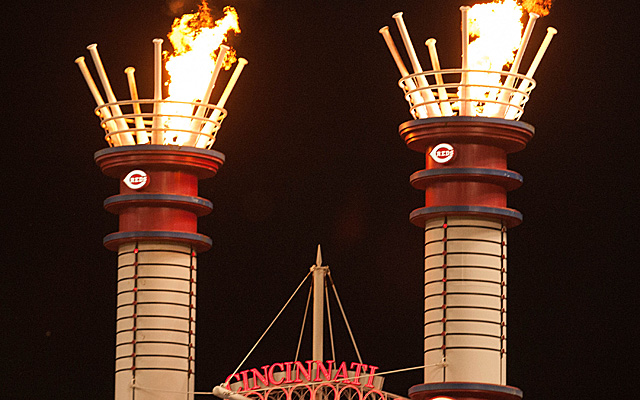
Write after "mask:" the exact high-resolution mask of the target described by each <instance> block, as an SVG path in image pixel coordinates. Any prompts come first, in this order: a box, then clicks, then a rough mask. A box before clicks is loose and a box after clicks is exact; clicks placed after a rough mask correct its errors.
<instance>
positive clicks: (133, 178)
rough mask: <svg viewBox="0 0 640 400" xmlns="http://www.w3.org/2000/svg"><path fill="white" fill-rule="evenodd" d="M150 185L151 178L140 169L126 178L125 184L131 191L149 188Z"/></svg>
mask: <svg viewBox="0 0 640 400" xmlns="http://www.w3.org/2000/svg"><path fill="white" fill-rule="evenodd" d="M148 183H149V176H148V175H147V173H146V172H144V171H142V170H139V169H134V170H133V171H131V172H129V173H128V174H127V176H125V177H124V184H125V185H127V187H128V188H129V189H133V190H138V189H141V188H143V187H145V186H147V184H148Z"/></svg>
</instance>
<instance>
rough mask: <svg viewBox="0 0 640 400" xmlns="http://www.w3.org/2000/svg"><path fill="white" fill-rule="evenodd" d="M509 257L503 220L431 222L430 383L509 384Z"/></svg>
mask: <svg viewBox="0 0 640 400" xmlns="http://www.w3.org/2000/svg"><path fill="white" fill-rule="evenodd" d="M506 257H507V233H506V229H505V227H504V226H503V224H502V223H501V222H499V221H492V220H485V219H477V218H471V217H444V218H436V219H432V220H429V221H427V222H426V224H425V263H424V265H425V291H424V293H425V300H424V307H425V312H424V323H425V325H424V351H425V353H424V362H425V366H426V367H425V383H439V382H477V383H488V384H497V385H505V384H506V323H507V321H506V307H507V306H506V303H507V297H506V296H507V287H506V280H507V279H506V275H507V269H506V268H507V258H506ZM443 360H444V364H443V363H442V361H443ZM434 364H438V365H434Z"/></svg>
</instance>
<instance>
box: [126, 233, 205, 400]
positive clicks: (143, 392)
mask: <svg viewBox="0 0 640 400" xmlns="http://www.w3.org/2000/svg"><path fill="white" fill-rule="evenodd" d="M195 299H196V253H195V251H194V250H193V249H192V246H190V245H187V244H177V243H168V242H140V243H137V242H133V243H127V244H123V245H121V246H120V247H119V251H118V295H117V322H116V366H115V369H116V377H115V379H116V390H115V399H116V400H152V399H154V400H155V399H166V400H185V399H193V395H188V394H187V393H188V392H193V391H194V381H195V379H194V368H195V316H196V310H195Z"/></svg>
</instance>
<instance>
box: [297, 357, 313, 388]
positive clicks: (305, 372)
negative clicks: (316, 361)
mask: <svg viewBox="0 0 640 400" xmlns="http://www.w3.org/2000/svg"><path fill="white" fill-rule="evenodd" d="M312 364H313V361H307V369H306V370H305V369H304V366H303V365H302V363H301V362H300V361H296V363H295V365H296V380H294V382H295V383H300V382H302V379H300V372H302V375H304V377H305V378H306V379H307V382H311V373H312V372H313V371H312V368H311V365H312Z"/></svg>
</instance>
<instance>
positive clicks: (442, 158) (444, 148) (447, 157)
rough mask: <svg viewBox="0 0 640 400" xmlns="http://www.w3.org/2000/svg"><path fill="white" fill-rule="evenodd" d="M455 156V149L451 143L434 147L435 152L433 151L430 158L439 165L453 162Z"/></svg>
mask: <svg viewBox="0 0 640 400" xmlns="http://www.w3.org/2000/svg"><path fill="white" fill-rule="evenodd" d="M455 154H456V151H455V149H454V148H453V146H451V145H450V144H449V143H440V144H439V145H437V146H436V147H434V148H433V150H431V153H429V156H431V158H432V159H433V161H435V162H437V163H439V164H444V163H448V162H449V161H451V160H452V159H453V156H454V155H455Z"/></svg>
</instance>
